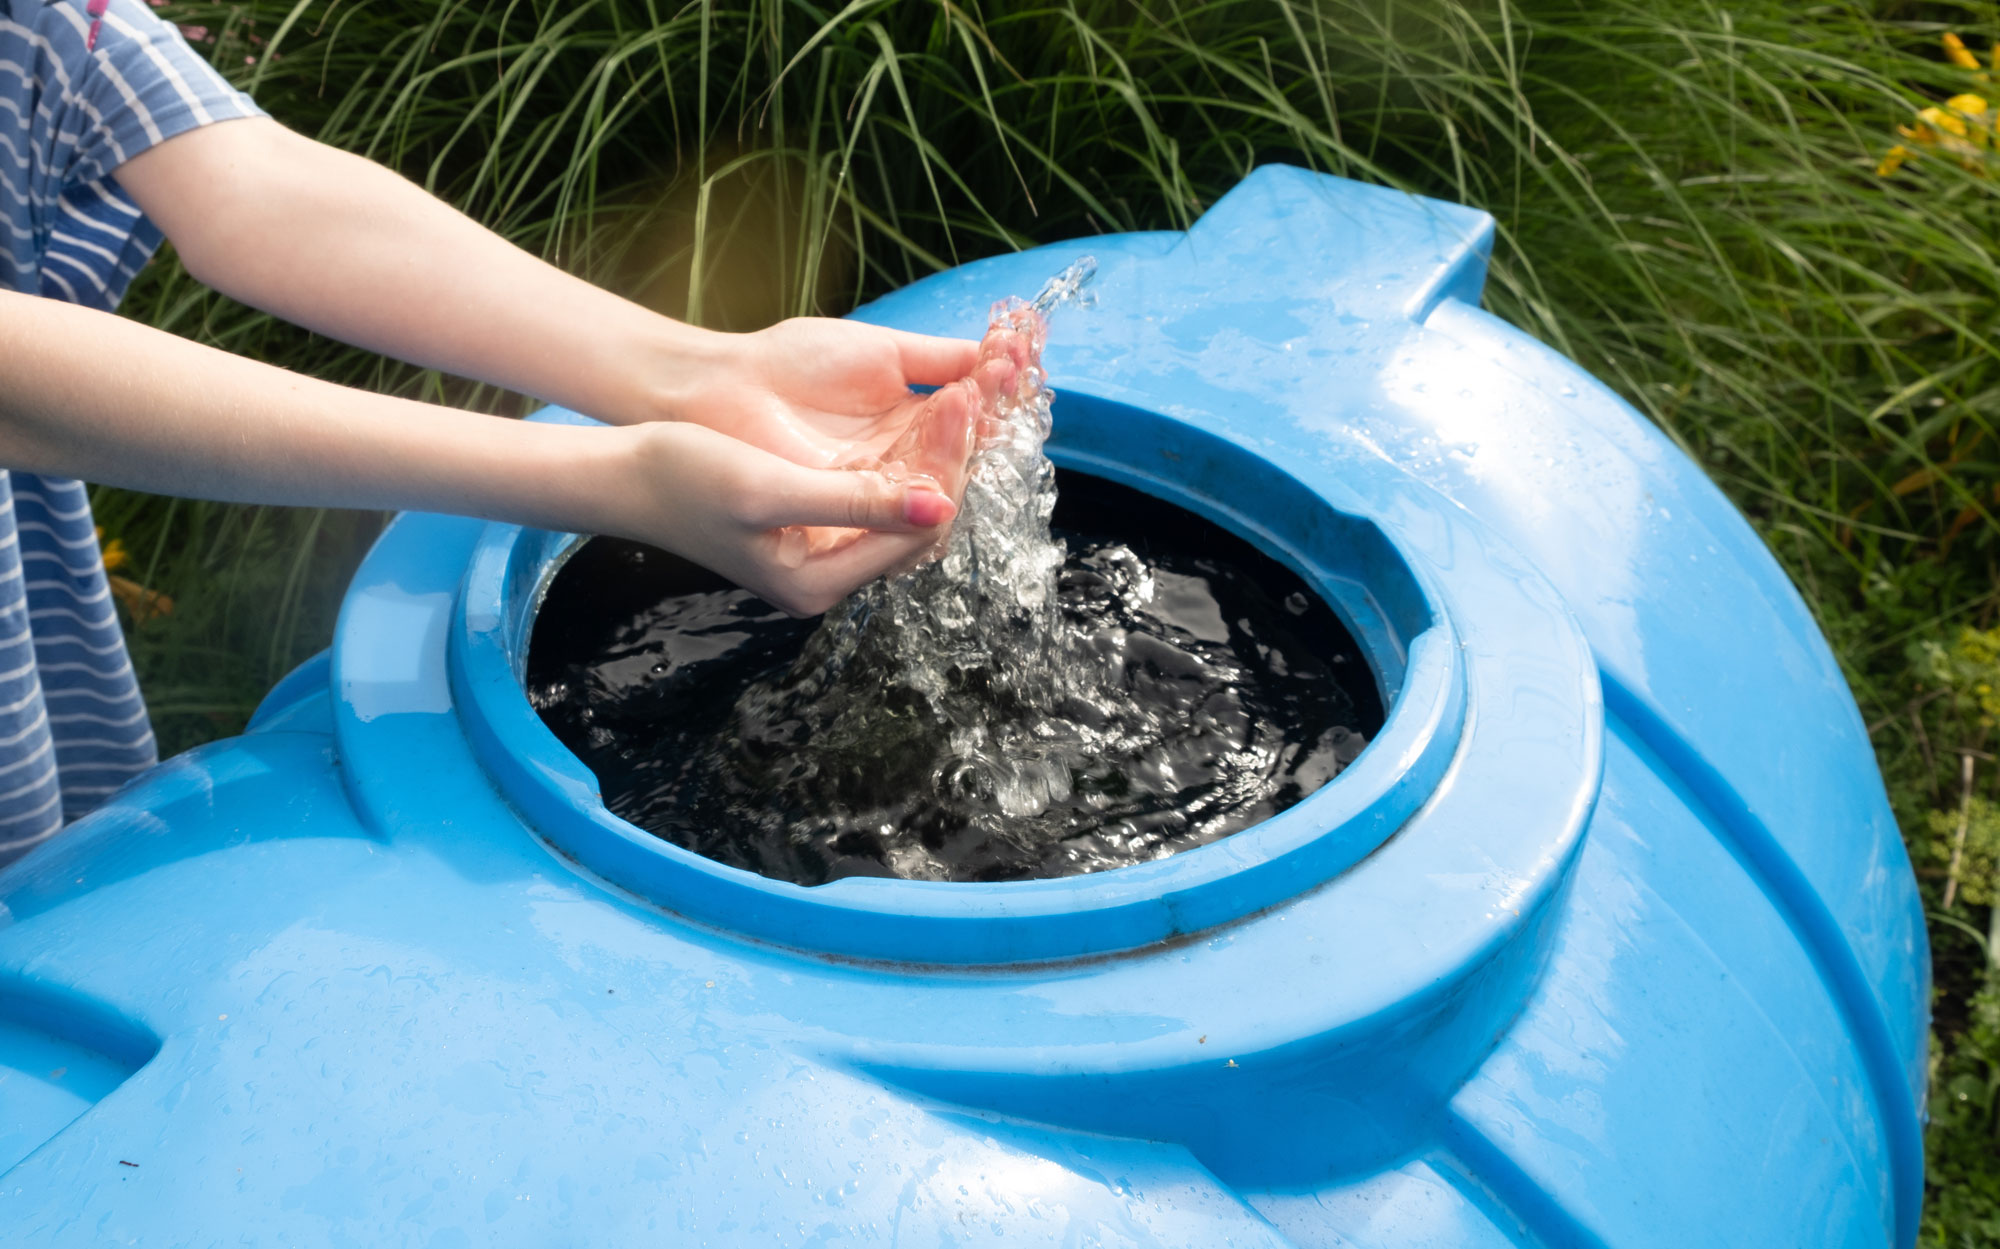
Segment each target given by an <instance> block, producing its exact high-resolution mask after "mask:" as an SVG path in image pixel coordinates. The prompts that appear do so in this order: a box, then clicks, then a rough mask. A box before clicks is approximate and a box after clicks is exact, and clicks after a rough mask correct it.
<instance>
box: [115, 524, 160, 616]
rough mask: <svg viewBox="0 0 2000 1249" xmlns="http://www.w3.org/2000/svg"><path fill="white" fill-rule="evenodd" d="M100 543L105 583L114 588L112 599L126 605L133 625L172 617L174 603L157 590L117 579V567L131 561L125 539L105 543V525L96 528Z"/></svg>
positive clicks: (118, 577)
mask: <svg viewBox="0 0 2000 1249" xmlns="http://www.w3.org/2000/svg"><path fill="white" fill-rule="evenodd" d="M97 540H98V542H99V543H100V544H102V545H103V547H104V580H105V581H106V582H107V583H108V584H109V585H110V586H111V597H113V598H115V599H117V600H118V601H119V602H120V603H121V604H123V605H124V607H125V611H126V614H128V615H130V616H131V617H132V623H133V624H134V625H142V624H145V623H146V622H147V621H148V620H151V619H152V618H153V617H155V616H166V615H171V614H172V613H173V610H174V600H173V599H171V598H169V597H167V596H166V595H164V594H161V593H160V592H159V591H158V590H148V589H147V588H146V587H145V586H142V585H140V584H139V583H138V582H136V581H134V580H132V578H130V577H120V576H115V575H113V573H112V571H111V570H112V569H114V568H123V567H124V566H125V565H127V564H129V563H131V562H132V557H131V556H130V555H129V554H127V553H126V551H125V543H124V541H123V540H122V539H119V538H113V539H111V541H109V542H105V541H104V526H102V525H99V526H98V527H97Z"/></svg>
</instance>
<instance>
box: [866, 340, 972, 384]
mask: <svg viewBox="0 0 2000 1249" xmlns="http://www.w3.org/2000/svg"><path fill="white" fill-rule="evenodd" d="M887 332H888V333H890V334H892V335H894V336H895V339H896V349H897V351H898V352H899V353H900V355H901V358H902V365H903V380H904V381H905V382H907V383H908V384H909V385H912V386H942V385H944V384H945V383H947V382H955V381H957V380H958V379H959V378H961V377H964V376H965V375H966V374H967V373H970V372H972V366H973V365H974V364H976V363H978V361H979V344H978V343H977V342H975V341H974V340H972V339H969V338H936V337H933V336H931V335H929V334H912V333H909V332H908V331H906V330H890V331H887Z"/></svg>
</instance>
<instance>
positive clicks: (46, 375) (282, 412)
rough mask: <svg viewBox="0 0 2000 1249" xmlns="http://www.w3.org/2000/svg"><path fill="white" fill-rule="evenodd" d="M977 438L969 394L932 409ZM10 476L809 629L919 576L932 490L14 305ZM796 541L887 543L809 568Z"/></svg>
mask: <svg viewBox="0 0 2000 1249" xmlns="http://www.w3.org/2000/svg"><path fill="white" fill-rule="evenodd" d="M931 402H932V408H931V415H932V416H934V417H936V418H937V419H939V420H940V421H943V422H947V423H951V422H963V421H964V420H966V419H968V418H967V411H968V410H969V409H970V408H972V407H974V406H976V405H977V404H978V403H979V402H980V396H979V395H977V394H975V393H972V392H971V390H970V387H969V386H954V387H950V388H947V389H946V390H943V391H940V392H939V393H938V395H937V396H936V397H935V398H934V399H933V400H932V401H931ZM0 463H4V464H7V465H9V466H12V467H15V468H21V469H26V470H30V471H34V472H43V473H52V474H59V475H62V476H73V477H83V478H87V479H89V480H92V481H100V482H105V483H108V484H112V485H120V486H129V487H135V488H139V489H144V490H157V491H163V492H169V493H175V494H188V495H195V496H198V497H202V498H211V499H228V500H239V501H246V502H268V503H285V504H302V505H307V506H311V505H320V506H332V507H370V508H413V509H418V510H425V511H442V512H458V513H462V514H466V515H471V516H481V517H487V518H491V519H497V520H507V521H515V522H519V523H523V524H529V525H537V526H541V527H545V528H551V529H562V530H577V531H582V532H589V533H609V534H618V535H621V536H624V537H629V538H635V539H639V540H641V541H645V542H651V543H654V544H656V545H659V546H663V547H666V548H668V549H669V550H673V551H675V552H677V553H679V554H681V555H684V556H686V557H688V558H690V559H693V560H695V561H696V562H698V563H701V564H703V565H705V566H707V567H710V568H713V569H714V570H716V571H717V572H720V573H722V574H723V575H724V576H727V577H730V578H731V579H733V580H735V581H736V582H737V583H738V584H741V585H743V586H745V587H746V588H748V589H751V590H753V591H755V592H756V593H758V594H760V595H762V596H763V597H764V598H766V599H768V600H769V601H771V602H773V603H776V604H778V605H779V606H782V607H784V608H786V609H788V610H791V611H795V612H798V613H801V614H812V613H816V612H819V611H823V610H825V609H826V608H827V607H829V606H831V605H832V604H833V603H834V602H835V601H837V600H838V599H839V598H840V597H841V596H842V595H844V594H845V593H847V592H848V591H849V590H851V589H852V588H853V587H855V586H857V585H860V584H862V583H864V582H866V581H869V580H871V579H873V578H874V577H876V576H878V575H880V574H881V573H883V572H885V571H887V570H888V569H890V568H892V567H894V566H896V565H898V564H900V563H903V562H905V561H907V560H910V559H912V558H915V557H916V556H917V555H919V554H920V553H921V552H922V551H923V550H924V549H925V548H926V547H927V546H928V545H929V544H930V543H931V542H933V541H934V540H935V538H936V536H937V535H936V531H935V529H934V526H936V525H938V524H941V523H943V522H944V521H946V520H948V519H949V518H950V516H951V514H952V511H953V508H952V505H951V502H950V501H949V500H948V499H946V498H945V497H944V496H942V495H940V494H938V493H936V492H935V491H933V490H929V489H925V488H922V487H921V486H919V487H908V486H897V485H894V484H892V483H890V482H888V481H887V480H885V479H884V478H883V477H881V476H880V475H878V474H874V473H861V472H846V471H829V470H822V469H809V468H803V467H800V466H798V465H796V464H793V463H791V462H790V461H788V460H785V459H782V458H780V457H778V456H776V455H772V454H770V453H768V452H765V451H761V450H759V449H757V448H755V447H752V446H749V445H747V444H745V443H742V442H740V441H738V440H736V439H733V438H729V437H725V436H723V435H721V434H718V433H716V432H714V431H713V430H710V429H706V428H703V427H701V426H698V425H691V424H686V423H679V422H650V423H645V424H638V425H630V426H611V427H603V428H576V427H569V426H554V425H543V424H535V423H529V422H522V421H507V420H498V419H495V418H492V417H485V416H478V415H475V414H472V413H468V412H462V411H459V410H457V409H453V408H445V407H437V406H433V405H430V404H423V403H416V402H412V401H408V400H402V399H391V398H387V397H385V396H382V395H376V394H371V393H368V392H366V391H359V390H350V389H347V388H345V387H340V386H334V385H330V384H328V383H325V382H319V381H315V380H313V379H311V378H307V377H301V376H298V375H296V374H292V373H287V372H285V371H283V370H281V369H276V368H272V367H270V366H268V365H262V364H256V363H253V362H251V361H248V360H244V359H241V358H239V357H236V356H232V355H229V354H226V353H224V352H220V351H214V350H211V349H209V348H206V347H202V346H199V345H197V344H194V343H191V342H188V341H186V340H184V339H180V338H176V337H174V336H172V335H170V334H164V333H161V332H159V331H157V330H152V329H149V328H147V327H145V326H142V325H138V324H136V323H134V322H132V321H128V320H124V319H122V318H119V317H115V316H111V315H108V314H105V313H100V312H94V311H91V310H89V309H84V308H78V307H74V306H71V305H68V304H62V303H58V302H55V301H53V300H47V299H41V298H38V297H35V296H30V295H20V294H14V293H11V292H0ZM790 525H840V526H860V527H867V528H870V529H874V530H878V531H895V532H873V533H869V534H867V535H865V536H863V537H861V538H860V539H859V540H858V541H855V542H854V543H852V544H851V545H847V546H844V547H842V548H840V549H838V550H836V551H833V552H830V553H825V554H819V555H809V554H807V552H806V551H805V550H804V549H802V547H801V545H800V544H799V543H797V542H793V541H788V540H787V538H786V536H785V535H784V534H782V533H780V532H778V531H779V530H780V528H781V527H783V526H790Z"/></svg>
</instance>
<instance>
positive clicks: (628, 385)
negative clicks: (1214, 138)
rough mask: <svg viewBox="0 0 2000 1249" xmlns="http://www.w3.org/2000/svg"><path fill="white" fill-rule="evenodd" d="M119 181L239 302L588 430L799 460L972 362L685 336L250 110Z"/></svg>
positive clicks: (875, 430)
mask: <svg viewBox="0 0 2000 1249" xmlns="http://www.w3.org/2000/svg"><path fill="white" fill-rule="evenodd" d="M117 177H118V181H119V184H120V185H121V186H123V187H124V188H125V189H126V190H127V191H128V192H130V193H131V195H132V197H133V198H134V199H135V200H137V201H138V203H139V206H140V207H141V208H143V209H144V210H145V212H146V214H147V216H149V217H151V218H152V219H153V221H154V223H155V224H157V225H158V226H159V227H160V228H161V229H162V230H163V231H164V232H165V233H166V235H167V237H168V238H170V239H172V240H173V242H174V245H175V247H176V248H177V249H178V251H179V252H180V256H181V259H182V261H183V263H185V264H186V265H187V267H188V269H189V271H190V272H192V273H193V274H194V276H195V277H197V278H199V279H200V280H201V281H203V282H205V283H207V284H208V285H210V286H213V287H215V288H216V289H218V290H220V291H222V292H224V293H225V294H228V295H231V296H233V297H235V298H237V299H239V300H241V301H243V302H245V303H248V304H251V305H253V306H255V307H258V308H262V309H264V310H265V311H267V312H271V313H273V314H275V315H277V316H281V317H283V318H285V319H286V320H288V321H292V322H295V323H297V324H299V325H303V326H306V327H307V328H309V329H312V330H315V331H318V332H320V333H323V334H325V335H327V336H329V337H331V338H336V339H339V340H341V341H343V342H348V343H353V344H356V345H358V346H362V347H367V348H369V349H371V350H375V351H379V352H382V353H383V354H385V355H390V356H394V357H396V358H398V359H402V360H408V361H411V362H413V363H417V364H421V365H424V366H426V367H431V368H438V369H442V370H444V371H446V372H449V373H453V374H457V375H459V376H462V377H471V378H477V379H479V380H481V381H487V382H492V383H495V384H498V385H501V386H505V387H507V388H509V389H512V390H517V391H520V392H523V393H525V394H530V395H534V396H537V397H539V398H542V399H547V400H550V401H553V402H556V403H560V404H562V405H563V406H565V407H568V408H572V409H575V410H576V411H579V412H583V413H587V414H589V415H591V416H594V417H597V418H598V419H600V420H606V421H611V422H616V423H629V422H634V421H642V420H658V419H683V420H694V421H698V422H700V423H702V424H706V425H709V426H711V427H713V428H716V429H720V430H722V431H723V432H725V433H729V434H732V435H734V436H736V437H739V438H743V439H745V440H747V441H750V442H753V443H755V444H757V445H759V446H762V447H764V448H765V449H766V450H769V451H774V452H776V453H778V454H780V455H784V456H786V457H788V458H791V459H793V460H796V461H798V462H800V463H807V464H816V465H817V464H827V463H833V462H837V461H839V460H841V459H844V458H847V456H848V455H849V454H850V453H865V452H868V451H871V450H880V449H881V447H883V446H886V445H887V444H888V443H889V442H891V441H894V439H895V438H896V437H897V436H898V435H899V434H900V433H901V432H902V431H903V429H905V428H907V426H908V423H909V416H910V415H911V399H910V394H909V390H908V387H909V386H911V385H913V384H916V385H941V384H944V383H946V382H950V381H953V380H956V379H958V378H961V377H964V376H965V375H966V374H967V373H969V372H970V371H971V370H972V368H973V365H974V362H975V359H976V355H977V347H976V345H975V344H973V343H970V342H965V341H961V340H957V339H943V338H930V337H926V336H923V335H917V334H907V333H902V332H899V331H893V330H884V329H878V328H875V327H872V326H864V325H859V324H854V323H846V322H835V321H825V320H807V321H799V322H789V323H786V324H784V325H780V326H776V327H773V328H772V329H771V330H770V331H766V332H764V333H761V334H718V333H713V332H710V331H705V330H700V329H696V328H694V327H691V326H687V325H683V324H680V323H679V322H676V321H672V320H669V319H668V318H665V317H662V316H659V315H656V314H654V313H652V312H649V311H647V310H646V309H644V308H641V307H639V306H638V305H636V304H633V303H630V302H628V301H626V300H623V299H620V298H618V297H616V296H614V295H611V294H609V293H608V292H606V291H603V290H601V289H599V288H597V287H595V286H592V285H590V284H589V283H587V282H584V281H582V280H580V279H578V278H575V277H572V276H570V275H568V274H566V273H564V272H562V271H561V270H559V269H557V268H555V267H554V266H552V265H549V264H546V263H544V262H542V261H541V260H538V259H536V258H535V257H533V256H531V255H529V254H528V253H527V252H524V251H522V250H521V249H520V248H517V247H515V246H514V245H512V244H511V243H508V242H506V241H505V240H503V239H501V238H500V237H499V236H497V235H495V234H493V233H491V232H490V231H488V230H486V229H484V228H482V227H480V226H479V225H477V224H475V223H474V222H472V221H471V220H469V219H468V218H466V217H465V216H463V215H461V214H460V213H458V212H457V211H456V210H454V209H452V208H450V207H449V206H447V205H446V204H444V203H442V202H441V201H439V200H437V199H435V198H433V197H432V196H431V195H429V194H427V193H426V192H424V191H423V190H421V189H420V188H418V187H417V186H416V185H415V184H414V183H411V182H409V181H407V180H406V179H404V178H402V177H401V176H399V175H397V174H395V173H393V172H391V171H389V170H388V169H385V168H383V167H382V166H380V165H377V164H375V163H374V162H373V161H369V160H365V159H363V158H361V157H359V156H354V155H351V154H349V153H346V152H342V151H340V150H338V149H335V148H332V147H328V146H326V145H325V144H321V143H318V142H315V141H313V140H310V139H307V138H305V137H303V136H301V135H297V134H294V133H292V132H291V131H289V130H286V129H285V128H284V127H282V126H280V125H278V124H277V123H276V122H272V121H269V120H265V119H251V120H243V121H232V122H227V123H224V124H220V125H214V126H204V127H201V128H199V129H197V130H193V131H190V132H188V133H186V134H183V135H180V136H178V137H176V138H173V139H169V140H168V141H167V142H165V143H162V144H160V145H158V146H157V147H154V148H152V149H150V150H148V151H146V152H144V153H142V154H140V155H138V156H135V157H134V158H133V159H132V160H130V161H128V162H127V163H126V164H125V165H123V166H121V167H120V168H119V170H118V173H117Z"/></svg>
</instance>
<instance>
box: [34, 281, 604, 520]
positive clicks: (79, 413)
mask: <svg viewBox="0 0 2000 1249" xmlns="http://www.w3.org/2000/svg"><path fill="white" fill-rule="evenodd" d="M624 432H626V431H620V430H601V429H575V428H561V427H553V426H544V425H531V424H526V423H522V422H515V421H501V420H496V419H494V418H492V417H484V416H479V415H476V414H473V413H469V412H463V411H460V410H457V409H453V408H444V407H437V406H434V405H431V404H422V403H414V402H410V401H407V400H401V399H392V398H389V397H386V396H382V395H376V394H371V393H369V392H366V391H359V390H349V389H347V388H345V387H340V386H334V385H329V384H327V383H325V382H319V381H315V380H313V379H311V378H307V377H301V376H299V375H297V374H293V373H288V372H285V371H284V370H281V369H276V368H272V367H270V366H268V365H261V364H256V363H253V362H251V361H248V360H244V359H241V358H239V357H236V356H232V355H228V354H226V353H224V352H220V351H214V350H211V349H209V348H206V347H202V346H200V345H198V344H195V343H191V342H188V341H186V340H185V339H180V338H176V337H174V336H172V335H169V334H163V333H160V332H158V331H156V330H151V329H148V328H146V327H144V326H141V325H138V324H135V323H133V322H131V321H127V320H124V319H122V318H119V317H113V316H108V315H105V314H103V313H96V312H92V311H89V310H87V309H82V308H77V307H73V306H71V305H67V304H62V303H58V302H56V301H53V300H46V299H40V298H37V297H34V296H29V295H19V294H13V293H8V292H0V464H5V465H7V466H9V467H14V468H21V469H28V470H31V471H36V472H44V473H51V474H56V475H61V476H68V477H83V478H87V479H89V480H91V481H97V482H104V483H107V484H111V485H119V486H128V487H133V488H136V489H142V490H153V491H159V492H162V493H169V494H183V495H195V496H199V497H203V498H211V499H222V500H229V501H237V502H258V503H287V504H303V505H308V506H313V505H317V506H333V507H363V508H417V509H421V510H428V511H452V512H462V513H466V514H470V515H475V516H483V517H488V518H494V519H507V520H516V521H522V522H525V523H531V524H538V525H544V526H548V527H552V528H562V529H581V530H593V529H605V528H611V527H614V526H611V525H608V524H607V523H606V521H607V519H608V518H607V517H605V516H603V515H600V514H597V512H598V508H597V507H596V503H597V500H598V499H600V498H602V497H603V492H602V483H603V482H604V481H605V480H609V479H612V478H615V477H616V476H618V475H619V474H620V471H621V470H619V469H618V467H617V465H616V460H617V457H618V455H619V452H620V447H619V445H618V436H619V435H620V434H623V433H624ZM593 481H594V482H595V483H596V487H595V488H593Z"/></svg>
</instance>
